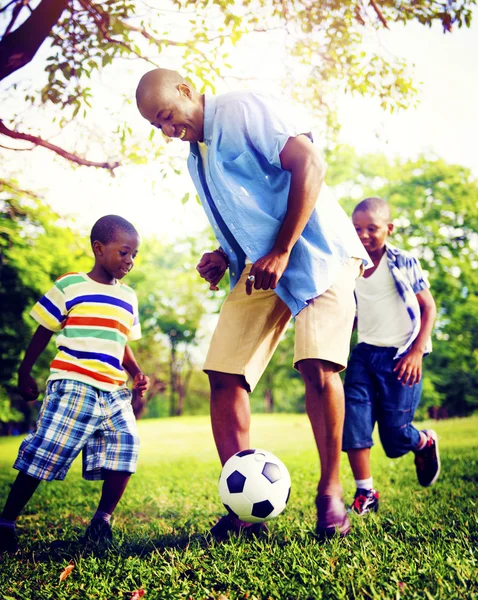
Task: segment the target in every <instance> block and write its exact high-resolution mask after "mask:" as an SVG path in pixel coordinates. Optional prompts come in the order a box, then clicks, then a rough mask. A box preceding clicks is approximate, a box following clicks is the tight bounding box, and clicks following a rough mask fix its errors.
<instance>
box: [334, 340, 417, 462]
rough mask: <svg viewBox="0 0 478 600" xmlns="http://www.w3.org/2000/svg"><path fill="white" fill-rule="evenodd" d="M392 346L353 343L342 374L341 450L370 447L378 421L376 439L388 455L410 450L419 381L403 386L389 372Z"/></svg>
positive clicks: (413, 440) (414, 438)
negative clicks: (343, 407) (343, 376)
mask: <svg viewBox="0 0 478 600" xmlns="http://www.w3.org/2000/svg"><path fill="white" fill-rule="evenodd" d="M396 352H397V349H396V348H382V347H379V346H372V345H370V344H364V343H362V344H357V346H355V348H354V349H353V350H352V354H351V356H350V360H349V364H348V367H347V372H346V374H345V383H344V388H345V423H344V436H343V443H342V449H343V450H345V451H346V450H353V449H359V448H370V447H371V446H373V440H372V433H373V428H374V426H375V422H377V423H378V431H379V434H380V441H381V442H382V446H383V449H384V450H385V453H386V455H387V456H388V457H390V458H397V457H399V456H402V455H403V454H406V453H407V452H409V451H410V450H414V449H415V448H416V447H417V446H418V444H419V443H420V433H419V431H418V430H417V429H416V428H415V427H414V426H413V425H412V421H413V417H414V415H415V411H416V409H417V406H418V403H419V402H420V396H421V393H422V382H421V381H420V382H419V383H416V384H414V385H413V386H412V387H409V386H408V385H403V384H402V383H401V382H400V381H399V380H398V379H397V373H394V372H393V369H394V368H395V366H396V364H397V360H394V358H393V357H394V356H395V354H396Z"/></svg>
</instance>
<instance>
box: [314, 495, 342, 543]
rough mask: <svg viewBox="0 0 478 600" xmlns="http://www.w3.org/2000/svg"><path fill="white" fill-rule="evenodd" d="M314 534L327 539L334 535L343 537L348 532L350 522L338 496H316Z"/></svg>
mask: <svg viewBox="0 0 478 600" xmlns="http://www.w3.org/2000/svg"><path fill="white" fill-rule="evenodd" d="M315 505H316V506H317V526H316V528H315V532H316V534H317V535H318V536H319V537H320V538H329V537H332V536H333V535H335V534H336V533H337V534H339V535H340V537H345V536H346V535H347V534H348V533H349V531H350V520H349V518H348V516H347V511H346V510H345V506H344V502H343V500H342V498H339V497H338V496H317V498H316V499H315Z"/></svg>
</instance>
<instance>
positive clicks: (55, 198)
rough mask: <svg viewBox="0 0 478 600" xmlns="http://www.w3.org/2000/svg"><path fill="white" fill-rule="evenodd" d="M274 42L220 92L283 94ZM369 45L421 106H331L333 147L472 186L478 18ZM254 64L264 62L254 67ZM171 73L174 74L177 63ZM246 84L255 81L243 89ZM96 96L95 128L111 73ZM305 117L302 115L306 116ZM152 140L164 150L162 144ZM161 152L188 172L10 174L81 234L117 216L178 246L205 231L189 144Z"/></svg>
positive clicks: (154, 168)
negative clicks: (432, 158)
mask: <svg viewBox="0 0 478 600" xmlns="http://www.w3.org/2000/svg"><path fill="white" fill-rule="evenodd" d="M274 35H275V34H273V36H272V37H269V38H267V37H266V36H265V35H264V34H255V35H254V36H252V37H251V38H249V39H248V40H246V41H245V42H244V43H243V44H242V45H240V46H239V48H238V50H237V51H236V53H235V54H233V55H232V56H231V58H230V62H231V63H232V65H233V67H234V75H236V76H237V78H234V79H229V80H226V81H225V82H224V83H223V87H222V89H220V91H226V90H227V89H240V88H241V87H244V86H248V87H257V88H259V89H260V88H261V87H262V88H264V87H268V88H269V87H271V86H272V87H273V88H277V89H279V87H280V86H279V82H280V80H281V75H282V69H283V67H282V65H283V61H284V56H283V47H284V44H283V43H282V40H281V39H280V34H277V35H278V36H279V37H274ZM374 35H375V34H374ZM367 43H380V44H381V45H382V46H383V47H384V48H386V49H387V51H389V52H391V53H392V54H393V55H396V56H401V57H404V58H406V59H407V60H408V62H409V64H410V68H411V69H412V74H413V77H414V82H415V84H416V86H417V87H418V89H419V93H418V96H417V101H418V105H417V107H416V108H409V109H408V110H406V111H400V112H398V113H395V114H393V115H390V114H388V113H384V112H383V111H382V110H381V109H380V107H379V105H378V102H376V101H374V100H373V99H363V98H360V97H355V96H354V97H351V96H346V95H343V96H341V97H340V98H338V101H337V102H338V104H337V110H338V117H339V122H340V124H341V127H342V129H341V132H340V135H339V142H341V143H344V144H348V145H351V146H353V147H355V148H356V149H357V151H358V152H359V153H369V152H381V153H385V154H386V155H387V156H389V157H391V158H392V157H402V158H405V159H409V158H414V157H415V156H416V155H418V154H420V153H428V154H435V155H437V156H440V157H442V158H444V159H445V160H446V161H448V162H452V163H457V164H461V165H463V166H466V167H469V168H470V169H471V170H472V172H473V174H474V176H476V177H478V152H477V151H476V140H477V139H478V118H477V117H476V107H478V16H476V18H475V22H474V24H472V27H471V28H470V29H460V30H458V29H457V30H456V31H454V32H453V33H452V34H451V35H450V34H447V35H444V34H443V33H442V30H441V28H440V27H439V26H436V27H433V28H432V29H429V28H425V27H423V26H420V25H418V24H415V23H409V24H407V25H406V26H393V25H392V27H391V31H385V30H382V31H381V32H380V33H379V34H378V36H376V39H374V40H368V42H367ZM258 56H260V57H261V60H257V57H258ZM35 60H36V59H35ZM38 60H40V59H38ZM171 66H172V68H175V67H174V60H173V58H172V59H171ZM178 66H179V65H178ZM27 69H29V70H27ZM35 70H37V71H38V63H32V64H31V65H29V67H28V68H25V69H24V70H22V71H20V72H19V76H21V77H28V76H29V75H30V74H33V73H35V72H36V71H35ZM146 70H149V67H148V66H145V65H144V64H143V65H138V64H136V63H135V64H133V63H131V66H128V67H125V71H124V78H122V80H121V86H122V90H123V91H124V89H125V88H126V89H127V88H128V86H129V87H130V88H131V95H133V94H134V88H135V87H136V82H137V81H138V79H139V76H138V74H139V73H141V72H144V71H146ZM251 76H253V77H254V81H252V82H246V83H245V80H247V79H248V78H249V77H251ZM33 79H34V76H33ZM102 87H103V91H102V93H101V95H100V96H99V98H98V99H97V100H96V102H95V105H94V115H95V117H96V119H97V121H98V125H99V126H100V124H101V120H102V119H103V118H107V113H108V109H109V106H110V105H111V104H113V101H114V100H115V99H116V97H117V96H118V76H117V74H111V75H108V74H105V76H104V77H102ZM274 91H275V89H274ZM4 106H5V105H4ZM302 108H303V109H304V111H305V113H307V112H308V109H307V107H302ZM4 114H5V112H4ZM121 117H122V118H125V119H126V120H127V122H128V123H129V124H130V126H131V127H132V128H133V129H134V130H135V133H136V134H138V135H139V136H140V138H141V135H144V139H145V140H146V139H147V137H148V135H149V133H150V126H149V124H148V123H147V122H146V121H144V120H143V119H142V118H141V116H140V115H139V113H138V112H137V109H136V107H135V106H134V103H132V104H130V105H129V106H125V107H124V108H123V112H122V114H121ZM98 131H100V129H99V130H98ZM98 135H100V134H98ZM65 139H66V140H68V137H66V138H65ZM157 140H158V143H160V144H164V142H163V141H162V140H161V138H160V137H157ZM7 141H8V140H7ZM52 141H53V142H55V139H52ZM62 141H63V140H62ZM3 142H5V138H4V140H3ZM3 142H2V143H3ZM71 143H73V139H72V141H71ZM7 145H8V144H7ZM12 145H13V144H12ZM319 145H320V140H319ZM70 149H72V150H73V151H74V150H75V147H71V146H70ZM166 152H171V153H173V154H175V155H176V154H178V155H179V156H180V158H181V161H182V160H184V172H183V173H182V174H181V175H179V176H177V175H175V176H171V177H168V178H167V179H165V180H162V179H160V178H159V177H158V173H159V168H158V165H157V164H155V163H154V162H151V163H150V164H148V165H144V166H137V165H136V166H131V167H128V168H124V169H120V170H119V171H118V174H117V177H116V178H115V179H112V178H111V177H110V176H109V175H108V174H107V173H105V172H102V171H101V170H97V169H91V168H86V167H83V168H79V169H74V170H73V169H71V167H70V166H69V165H68V164H67V163H65V161H63V160H62V159H60V158H55V157H52V155H51V153H50V152H49V151H46V150H43V149H37V150H35V151H34V152H33V153H29V152H18V153H16V155H15V157H14V159H11V162H10V164H9V167H10V169H11V170H12V171H16V172H17V173H18V174H19V183H20V186H21V187H23V188H25V189H34V190H41V191H42V193H43V197H44V198H45V201H46V202H48V203H49V204H50V205H51V206H52V207H53V208H54V209H55V210H57V211H58V212H60V213H61V214H66V215H70V216H73V217H74V218H75V220H76V223H77V227H78V228H79V229H80V230H81V231H82V232H84V233H86V232H87V231H88V230H89V229H90V228H91V225H92V224H93V223H94V221H95V220H96V219H97V218H99V217H100V216H102V215H104V214H108V213H116V214H121V215H122V216H124V217H125V218H127V219H129V220H131V221H132V222H133V223H134V224H135V226H136V227H137V229H138V230H139V231H140V233H142V235H143V236H151V235H156V236H158V237H159V238H161V239H165V240H168V241H174V240H176V239H181V238H182V237H184V236H186V235H190V234H195V233H198V232H200V231H202V230H204V229H205V228H206V227H207V221H206V218H205V216H204V214H203V211H202V209H201V207H200V206H199V205H198V204H197V203H196V202H194V201H190V202H188V203H187V204H186V205H183V204H181V198H182V197H183V196H184V194H185V193H186V192H188V191H189V192H191V194H192V196H194V190H193V188H192V185H191V183H190V181H189V176H188V174H187V171H186V168H185V160H186V157H187V153H188V148H187V145H186V144H184V143H182V142H180V141H173V142H172V143H171V144H169V145H168V146H167V148H166ZM88 157H89V158H93V159H95V158H96V159H97V160H98V159H99V158H101V157H100V156H98V157H91V156H88Z"/></svg>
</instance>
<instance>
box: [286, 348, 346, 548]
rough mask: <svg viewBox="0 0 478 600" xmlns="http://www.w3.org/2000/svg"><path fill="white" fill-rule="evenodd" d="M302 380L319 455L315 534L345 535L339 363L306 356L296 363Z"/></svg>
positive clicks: (341, 393)
mask: <svg viewBox="0 0 478 600" xmlns="http://www.w3.org/2000/svg"><path fill="white" fill-rule="evenodd" d="M297 367H298V369H299V371H300V373H301V375H302V378H303V379H304V383H305V403H306V409H307V414H308V416H309V420H310V423H311V425H312V430H313V432H314V437H315V442H316V444H317V449H318V451H319V458H320V480H319V484H318V487H317V498H316V505H317V533H319V534H320V535H325V536H329V535H332V534H333V533H334V532H335V530H336V529H337V530H338V532H339V533H340V534H341V535H346V534H347V533H348V531H349V529H350V523H349V520H348V517H347V514H346V512H345V507H344V505H343V502H342V486H341V484H340V454H341V449H342V433H343V424H344V416H345V400H344V390H343V385H342V381H341V379H340V375H339V373H338V371H339V367H338V365H336V364H334V363H331V362H329V361H325V360H319V359H306V360H302V361H300V362H299V363H298V365H297Z"/></svg>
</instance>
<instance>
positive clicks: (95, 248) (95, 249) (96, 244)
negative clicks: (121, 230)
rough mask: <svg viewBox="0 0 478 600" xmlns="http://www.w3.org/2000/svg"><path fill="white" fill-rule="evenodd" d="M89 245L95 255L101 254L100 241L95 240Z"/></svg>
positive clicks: (101, 246) (101, 245)
mask: <svg viewBox="0 0 478 600" xmlns="http://www.w3.org/2000/svg"><path fill="white" fill-rule="evenodd" d="M91 247H92V248H93V254H94V255H95V256H103V244H102V243H101V242H99V241H98V240H95V241H94V242H93V244H92V246H91Z"/></svg>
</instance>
